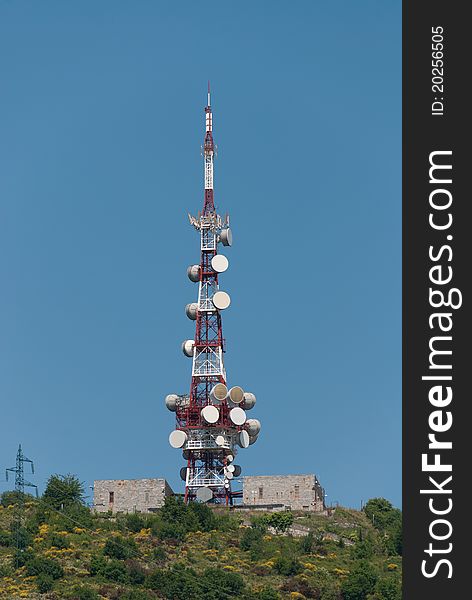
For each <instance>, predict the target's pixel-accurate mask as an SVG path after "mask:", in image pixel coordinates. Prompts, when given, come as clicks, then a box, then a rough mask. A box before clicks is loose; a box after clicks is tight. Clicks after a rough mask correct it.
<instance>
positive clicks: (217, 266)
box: [211, 254, 229, 273]
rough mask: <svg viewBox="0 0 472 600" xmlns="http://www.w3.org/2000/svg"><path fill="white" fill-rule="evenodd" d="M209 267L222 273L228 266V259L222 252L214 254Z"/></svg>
mask: <svg viewBox="0 0 472 600" xmlns="http://www.w3.org/2000/svg"><path fill="white" fill-rule="evenodd" d="M211 267H212V269H213V270H214V271H216V272H217V273H224V272H225V271H226V269H227V268H228V267H229V262H228V259H227V258H226V256H225V255H224V254H215V256H214V257H213V258H212V259H211Z"/></svg>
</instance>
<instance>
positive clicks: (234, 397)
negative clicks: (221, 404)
mask: <svg viewBox="0 0 472 600" xmlns="http://www.w3.org/2000/svg"><path fill="white" fill-rule="evenodd" d="M228 394H229V399H230V400H231V402H233V403H234V404H239V403H240V402H242V401H243V400H244V390H243V388H241V387H239V385H235V386H234V387H232V388H231V389H230V390H229V392H228Z"/></svg>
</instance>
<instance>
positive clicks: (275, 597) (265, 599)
mask: <svg viewBox="0 0 472 600" xmlns="http://www.w3.org/2000/svg"><path fill="white" fill-rule="evenodd" d="M256 598H257V600H279V599H280V594H279V592H277V591H276V590H274V588H270V587H267V588H264V589H263V590H261V591H260V592H259V593H258V594H257V595H256Z"/></svg>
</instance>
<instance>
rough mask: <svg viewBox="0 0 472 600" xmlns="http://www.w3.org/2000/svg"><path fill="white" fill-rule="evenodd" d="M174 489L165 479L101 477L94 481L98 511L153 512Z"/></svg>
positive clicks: (94, 493) (94, 494)
mask: <svg viewBox="0 0 472 600" xmlns="http://www.w3.org/2000/svg"><path fill="white" fill-rule="evenodd" d="M172 495H173V491H172V489H171V487H170V485H169V484H168V483H167V481H166V480H165V479H99V480H97V481H94V487H93V505H94V509H95V510H96V511H97V512H108V511H111V512H113V513H119V512H123V513H131V512H153V511H155V510H156V509H158V508H159V507H161V506H162V505H163V504H164V500H165V498H166V496H172Z"/></svg>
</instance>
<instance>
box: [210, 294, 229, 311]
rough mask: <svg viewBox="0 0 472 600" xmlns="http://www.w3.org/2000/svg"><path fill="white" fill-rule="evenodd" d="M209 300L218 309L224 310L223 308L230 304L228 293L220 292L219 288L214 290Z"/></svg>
mask: <svg viewBox="0 0 472 600" xmlns="http://www.w3.org/2000/svg"><path fill="white" fill-rule="evenodd" d="M211 300H212V302H213V304H214V306H215V308H217V309H218V310H225V308H228V306H229V305H230V304H231V298H230V297H229V294H227V293H226V292H222V291H221V290H219V291H218V292H215V293H214V294H213V298H212V299H211Z"/></svg>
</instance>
